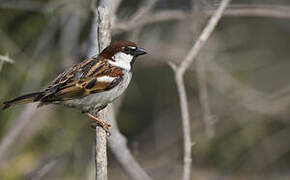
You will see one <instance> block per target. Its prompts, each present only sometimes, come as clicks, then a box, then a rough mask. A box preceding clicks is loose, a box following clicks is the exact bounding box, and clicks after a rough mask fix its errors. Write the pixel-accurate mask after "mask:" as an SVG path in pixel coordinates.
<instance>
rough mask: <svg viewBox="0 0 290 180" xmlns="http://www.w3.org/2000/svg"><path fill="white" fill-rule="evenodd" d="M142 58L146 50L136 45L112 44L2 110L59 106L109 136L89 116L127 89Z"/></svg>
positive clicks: (133, 43) (96, 119)
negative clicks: (30, 105)
mask: <svg viewBox="0 0 290 180" xmlns="http://www.w3.org/2000/svg"><path fill="white" fill-rule="evenodd" d="M144 54H147V52H146V50H145V49H144V48H141V47H138V46H137V45H136V43H135V42H132V41H117V42H113V43H111V44H110V45H109V46H107V47H106V48H105V49H104V50H103V51H101V53H99V54H97V55H95V56H92V57H91V58H87V59H85V60H84V61H82V62H81V63H79V64H76V65H74V66H72V67H70V68H68V69H67V70H65V71H63V72H62V73H61V74H59V75H58V76H57V77H56V78H55V79H54V80H53V81H52V82H51V83H50V84H49V85H48V86H47V87H46V88H44V89H43V90H41V91H38V92H34V93H29V94H25V95H22V96H19V97H16V98H14V99H12V100H9V101H5V102H3V106H2V109H7V108H9V107H13V106H15V105H21V104H27V103H35V102H38V103H39V104H38V106H37V107H40V106H43V105H47V104H62V105H64V106H68V107H72V108H76V109H80V110H81V111H82V113H86V115H87V116H88V117H89V118H90V119H92V120H94V121H93V123H92V124H91V125H92V126H93V127H96V126H101V127H102V128H103V129H104V130H105V131H106V132H107V133H109V127H110V124H108V123H107V122H105V121H103V120H100V119H98V118H97V117H95V116H94V115H92V112H99V111H101V110H102V109H104V108H105V107H106V106H107V105H108V104H109V103H111V102H113V101H114V100H115V99H117V98H118V97H119V96H120V95H121V94H122V93H123V92H124V91H125V90H126V89H127V87H128V85H129V83H130V81H131V78H132V70H133V67H134V64H135V61H136V58H137V57H138V56H141V55H144Z"/></svg>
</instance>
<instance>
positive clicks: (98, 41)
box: [89, 6, 111, 180]
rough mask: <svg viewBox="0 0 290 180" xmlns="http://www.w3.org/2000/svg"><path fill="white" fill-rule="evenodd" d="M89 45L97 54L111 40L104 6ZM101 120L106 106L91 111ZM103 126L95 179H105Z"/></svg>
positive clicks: (97, 15)
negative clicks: (99, 110) (97, 111)
mask: <svg viewBox="0 0 290 180" xmlns="http://www.w3.org/2000/svg"><path fill="white" fill-rule="evenodd" d="M91 32H92V34H91V42H92V43H93V46H91V48H90V51H89V56H92V55H95V54H98V53H99V52H100V51H101V50H102V49H104V48H105V47H106V46H108V45H109V43H110V41H111V35H110V19H109V11H108V9H107V8H106V7H101V6H100V7H98V8H97V9H96V11H95V17H94V23H93V26H92V30H91ZM93 113H94V114H95V115H96V116H98V117H99V118H100V119H102V120H103V121H106V120H107V119H108V118H107V115H108V113H107V108H105V109H104V110H102V111H101V112H99V113H96V112H93ZM106 136H107V135H106V132H105V131H104V129H103V128H101V127H99V126H97V127H96V139H95V141H96V144H95V145H96V147H95V166H96V179H97V180H107V179H108V175H107V165H108V162H107V139H106V138H107V137H106Z"/></svg>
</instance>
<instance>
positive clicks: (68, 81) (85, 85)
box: [40, 58, 123, 102]
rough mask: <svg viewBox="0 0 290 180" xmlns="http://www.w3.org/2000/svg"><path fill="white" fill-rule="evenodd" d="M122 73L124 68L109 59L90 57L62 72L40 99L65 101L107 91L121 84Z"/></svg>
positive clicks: (44, 100)
mask: <svg viewBox="0 0 290 180" xmlns="http://www.w3.org/2000/svg"><path fill="white" fill-rule="evenodd" d="M122 75H123V71H122V69H120V68H118V67H115V66H112V65H110V64H109V63H108V62H107V61H105V60H103V59H98V58H90V59H88V60H86V61H84V62H82V63H80V64H78V65H75V66H73V67H71V68H70V69H68V70H67V71H65V72H63V73H62V74H60V75H59V76H58V77H57V78H56V79H55V80H54V81H53V82H52V84H51V85H50V86H49V87H48V88H46V89H45V90H44V96H43V97H42V98H41V99H40V101H41V102H53V101H64V100H70V99H76V98H81V97H84V96H87V95H90V94H93V93H99V92H102V91H106V90H109V89H111V88H113V87H115V86H116V85H117V84H119V83H120V82H121V80H122Z"/></svg>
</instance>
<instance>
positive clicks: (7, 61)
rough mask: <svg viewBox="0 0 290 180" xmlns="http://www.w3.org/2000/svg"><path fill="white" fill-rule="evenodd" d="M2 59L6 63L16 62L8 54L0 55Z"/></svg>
mask: <svg viewBox="0 0 290 180" xmlns="http://www.w3.org/2000/svg"><path fill="white" fill-rule="evenodd" d="M0 61H4V62H6V63H14V62H15V61H14V60H13V59H11V58H10V57H9V56H8V55H7V54H6V55H5V56H4V55H0Z"/></svg>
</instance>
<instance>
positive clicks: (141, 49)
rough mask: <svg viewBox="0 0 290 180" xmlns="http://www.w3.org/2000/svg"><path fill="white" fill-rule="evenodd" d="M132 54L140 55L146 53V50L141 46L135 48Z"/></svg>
mask: <svg viewBox="0 0 290 180" xmlns="http://www.w3.org/2000/svg"><path fill="white" fill-rule="evenodd" d="M132 54H133V55H134V56H140V55H144V54H147V51H146V50H145V49H143V48H137V49H136V50H135V51H134V52H133V53H132Z"/></svg>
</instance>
